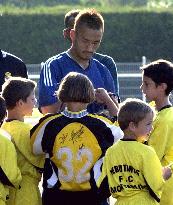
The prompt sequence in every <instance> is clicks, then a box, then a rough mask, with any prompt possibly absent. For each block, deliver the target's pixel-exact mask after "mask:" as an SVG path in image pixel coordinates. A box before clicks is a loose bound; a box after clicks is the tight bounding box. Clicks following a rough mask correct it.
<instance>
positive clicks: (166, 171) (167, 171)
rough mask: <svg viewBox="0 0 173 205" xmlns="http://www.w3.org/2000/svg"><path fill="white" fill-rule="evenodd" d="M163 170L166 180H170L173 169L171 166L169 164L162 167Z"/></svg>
mask: <svg viewBox="0 0 173 205" xmlns="http://www.w3.org/2000/svg"><path fill="white" fill-rule="evenodd" d="M162 172H163V178H164V180H168V179H169V178H170V177H171V175H172V171H171V168H170V167H169V166H167V167H162Z"/></svg>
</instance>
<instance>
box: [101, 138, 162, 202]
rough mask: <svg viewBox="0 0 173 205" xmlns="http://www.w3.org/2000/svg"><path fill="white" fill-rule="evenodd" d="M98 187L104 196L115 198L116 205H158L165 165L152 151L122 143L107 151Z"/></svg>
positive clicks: (145, 147)
mask: <svg viewBox="0 0 173 205" xmlns="http://www.w3.org/2000/svg"><path fill="white" fill-rule="evenodd" d="M97 184H98V186H99V187H100V188H99V189H100V195H101V196H103V195H107V196H109V195H110V194H111V195H112V196H113V197H114V198H116V199H117V202H116V205H127V204H128V205H154V204H158V202H159V198H160V196H161V190H162V186H163V184H164V180H163V177H162V167H161V163H160V161H159V159H158V157H157V155H156V153H155V151H154V149H153V148H152V147H149V146H147V145H144V144H142V143H140V142H137V141H135V140H125V139H122V140H119V141H118V142H116V143H115V144H114V145H113V146H111V147H110V148H109V149H108V150H107V152H106V155H105V157H104V161H103V167H102V174H101V176H100V177H99V178H98V180H97ZM105 189H106V190H107V192H105V191H104V190H105Z"/></svg>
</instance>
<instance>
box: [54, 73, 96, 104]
mask: <svg viewBox="0 0 173 205" xmlns="http://www.w3.org/2000/svg"><path fill="white" fill-rule="evenodd" d="M57 96H58V98H59V100H60V101H61V102H63V103H67V102H80V103H87V104H88V103H91V102H93V101H94V98H95V92H94V87H93V84H92V82H91V81H90V80H89V78H88V77H87V76H86V75H83V74H81V73H76V72H70V73H68V74H67V75H66V76H65V77H64V78H63V80H62V82H61V83H60V86H59V89H58V91H57Z"/></svg>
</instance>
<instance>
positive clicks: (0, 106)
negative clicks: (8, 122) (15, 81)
mask: <svg viewBox="0 0 173 205" xmlns="http://www.w3.org/2000/svg"><path fill="white" fill-rule="evenodd" d="M5 116H6V105H5V100H4V98H3V97H2V96H0V125H1V124H2V122H3V120H4V118H5Z"/></svg>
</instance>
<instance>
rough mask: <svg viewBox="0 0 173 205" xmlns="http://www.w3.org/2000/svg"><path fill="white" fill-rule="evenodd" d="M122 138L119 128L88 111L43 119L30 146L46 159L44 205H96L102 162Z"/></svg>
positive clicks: (32, 131)
mask: <svg viewBox="0 0 173 205" xmlns="http://www.w3.org/2000/svg"><path fill="white" fill-rule="evenodd" d="M120 137H122V133H121V131H120V128H119V127H116V126H115V125H114V124H113V123H111V122H110V121H109V120H108V119H106V118H104V117H102V116H98V115H93V114H88V112H87V111H86V110H84V111H81V112H79V113H72V112H69V111H68V110H64V111H63V112H62V113H61V114H56V115H49V116H48V117H46V118H43V119H41V121H40V123H39V124H38V125H36V126H35V127H34V128H33V129H32V130H31V142H32V145H33V152H34V154H36V155H38V154H42V153H46V156H47V159H46V163H45V169H44V179H43V180H44V184H43V186H44V192H43V204H44V205H47V204H51V205H54V204H57V203H59V204H63V205H69V204H71V205H73V204H75V205H78V204H81V203H82V204H90V205H94V204H97V200H98V199H97V188H96V183H95V178H96V175H97V173H98V172H99V170H100V165H101V158H102V157H103V156H104V154H105V151H106V150H107V148H108V147H109V146H111V145H112V144H113V142H114V140H117V139H118V138H120ZM99 160H100V161H99ZM96 162H97V163H96ZM95 164H96V165H95ZM94 165H95V167H94Z"/></svg>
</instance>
